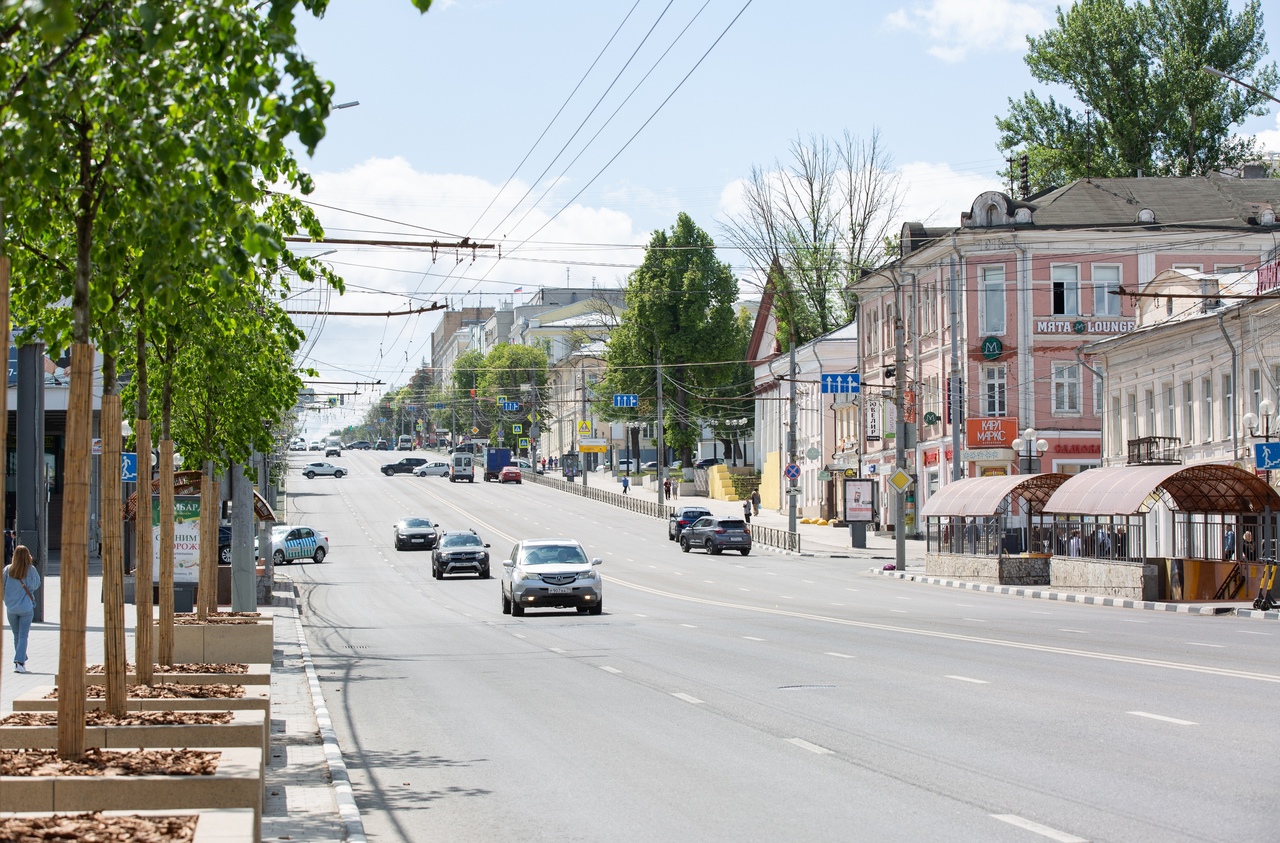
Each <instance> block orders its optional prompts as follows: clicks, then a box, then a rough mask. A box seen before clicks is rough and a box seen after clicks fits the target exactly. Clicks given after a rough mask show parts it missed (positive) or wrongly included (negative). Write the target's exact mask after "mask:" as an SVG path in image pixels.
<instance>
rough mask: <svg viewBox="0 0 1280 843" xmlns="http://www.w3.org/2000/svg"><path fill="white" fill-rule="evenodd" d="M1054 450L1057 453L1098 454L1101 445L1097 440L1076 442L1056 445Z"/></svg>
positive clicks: (1100, 450) (1100, 451)
mask: <svg viewBox="0 0 1280 843" xmlns="http://www.w3.org/2000/svg"><path fill="white" fill-rule="evenodd" d="M1054 450H1055V451H1057V452H1058V453H1059V454H1100V453H1102V446H1101V445H1100V444H1099V443H1097V442H1076V443H1068V444H1065V445H1056V446H1055V447H1054Z"/></svg>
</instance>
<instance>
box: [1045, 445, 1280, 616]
mask: <svg viewBox="0 0 1280 843" xmlns="http://www.w3.org/2000/svg"><path fill="white" fill-rule="evenodd" d="M1044 512H1045V513H1046V514H1047V515H1051V516H1052V521H1051V523H1050V526H1051V529H1052V535H1051V538H1050V541H1051V547H1052V557H1051V559H1050V563H1049V568H1050V585H1052V586H1053V587H1055V588H1062V589H1066V590H1071V591H1083V592H1086V593H1091V594H1108V595H1115V596H1123V597H1131V598H1136V599H1143V600H1173V601H1178V600H1194V601H1212V600H1228V601H1230V600H1243V599H1246V595H1248V594H1251V593H1254V592H1255V591H1256V589H1257V587H1258V585H1259V581H1260V579H1261V576H1262V565H1261V564H1259V560H1261V559H1264V558H1266V557H1274V556H1275V553H1276V538H1277V529H1276V528H1277V515H1278V514H1280V495H1277V493H1276V490H1275V489H1273V488H1272V487H1271V486H1270V485H1268V484H1267V483H1266V481H1265V480H1263V479H1262V478H1261V477H1259V476H1257V475H1256V474H1254V473H1252V472H1249V471H1246V470H1244V469H1242V468H1236V467H1235V466H1231V465H1219V464H1199V465H1185V466H1184V465H1130V466H1123V467H1116V468H1096V469H1091V470H1089V471H1086V472H1083V473H1081V474H1077V475H1075V476H1073V477H1071V478H1070V479H1069V480H1068V481H1067V482H1065V483H1063V484H1061V485H1060V486H1058V488H1057V490H1056V491H1055V492H1054V493H1053V495H1052V496H1051V497H1050V498H1049V500H1048V501H1047V502H1046V503H1045V504H1044Z"/></svg>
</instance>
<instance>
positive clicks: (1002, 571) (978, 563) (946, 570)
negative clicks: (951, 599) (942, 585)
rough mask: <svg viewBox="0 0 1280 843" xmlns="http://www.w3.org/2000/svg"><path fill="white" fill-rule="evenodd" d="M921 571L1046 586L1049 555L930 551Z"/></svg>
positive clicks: (946, 576)
mask: <svg viewBox="0 0 1280 843" xmlns="http://www.w3.org/2000/svg"><path fill="white" fill-rule="evenodd" d="M924 572H925V574H926V575H928V576H930V577H944V578H948V579H957V580H966V581H968V582H981V583H993V584H996V585H1048V584H1049V557H1047V556H1005V557H998V556H981V555H968V554H963V553H930V554H928V555H927V556H925V560H924Z"/></svg>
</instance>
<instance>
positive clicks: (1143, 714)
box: [1127, 711, 1200, 726]
mask: <svg viewBox="0 0 1280 843" xmlns="http://www.w3.org/2000/svg"><path fill="white" fill-rule="evenodd" d="M1127 713H1128V714H1132V715H1133V716H1134V717H1149V718H1151V719H1152V720H1159V721H1160V722H1162V723H1173V724H1175V725H1177V726H1199V725H1200V724H1199V723H1194V722H1192V721H1190V720H1179V719H1178V718H1176V717H1165V716H1164V715H1163V714H1151V713H1150V712H1147V711H1130V712H1127Z"/></svg>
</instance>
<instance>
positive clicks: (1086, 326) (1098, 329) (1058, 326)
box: [1036, 319, 1134, 336]
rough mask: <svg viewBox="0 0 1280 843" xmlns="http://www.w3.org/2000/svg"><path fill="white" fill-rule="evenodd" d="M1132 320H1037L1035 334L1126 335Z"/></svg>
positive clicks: (1132, 323) (1131, 327)
mask: <svg viewBox="0 0 1280 843" xmlns="http://www.w3.org/2000/svg"><path fill="white" fill-rule="evenodd" d="M1133 325H1134V322H1133V320H1132V319H1037V320H1036V333H1037V334H1106V335H1108V336H1111V335H1112V334H1127V333H1129V332H1130V331H1132V330H1133Z"/></svg>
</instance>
